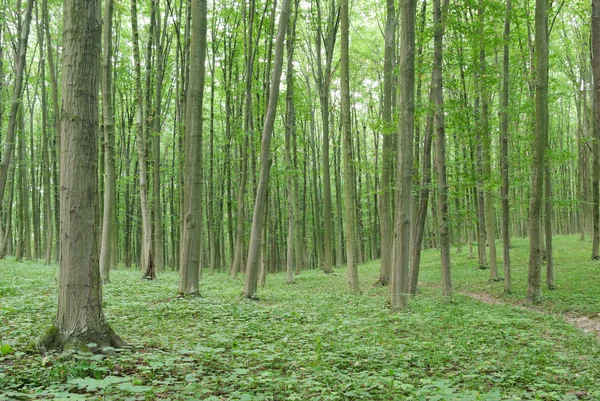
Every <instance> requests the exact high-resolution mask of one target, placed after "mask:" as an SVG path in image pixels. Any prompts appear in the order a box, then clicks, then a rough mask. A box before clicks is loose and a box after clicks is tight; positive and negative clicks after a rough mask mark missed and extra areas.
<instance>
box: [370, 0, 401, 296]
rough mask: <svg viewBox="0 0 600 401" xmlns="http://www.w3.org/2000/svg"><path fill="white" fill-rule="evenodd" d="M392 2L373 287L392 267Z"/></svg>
mask: <svg viewBox="0 0 600 401" xmlns="http://www.w3.org/2000/svg"><path fill="white" fill-rule="evenodd" d="M394 3H395V2H394V0H387V2H386V4H387V16H386V24H385V51H384V61H383V110H382V118H383V143H382V151H381V154H382V161H381V195H380V197H379V224H380V226H379V227H380V231H381V267H380V268H379V279H378V280H377V282H376V283H375V284H376V285H387V284H388V283H389V281H390V266H391V264H392V235H393V229H392V201H391V198H392V190H393V176H394V174H393V169H394V156H395V154H396V152H395V151H394V149H393V147H392V142H393V141H392V136H393V135H394V132H393V131H394V127H393V123H392V91H393V90H392V89H393V86H394V84H393V77H394V57H395V53H396V52H395V51H394V45H395V43H396V38H395V36H396V35H395V33H396V10H395V7H394Z"/></svg>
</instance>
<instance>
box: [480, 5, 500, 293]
mask: <svg viewBox="0 0 600 401" xmlns="http://www.w3.org/2000/svg"><path fill="white" fill-rule="evenodd" d="M479 12H480V36H481V37H485V36H484V34H485V31H484V26H485V17H484V5H483V2H481V3H480V6H479ZM479 68H480V75H479V79H480V88H481V131H482V132H481V133H482V135H481V149H482V156H483V159H482V163H483V165H482V167H483V169H482V172H483V177H482V178H483V180H485V182H487V181H489V180H490V179H491V176H492V163H491V149H490V148H491V141H492V139H491V134H490V124H489V107H488V105H489V101H488V97H489V93H488V90H487V85H488V82H487V66H486V60H485V44H484V42H483V41H482V42H481V48H480V50H479ZM482 213H483V214H484V215H485V234H486V242H487V246H488V247H489V249H490V259H489V265H490V280H492V281H498V280H499V277H498V264H497V260H496V235H495V232H496V224H495V219H494V215H495V214H494V204H493V203H492V193H491V192H490V191H488V190H485V191H484V210H483V211H482ZM484 252H486V250H485V248H484Z"/></svg>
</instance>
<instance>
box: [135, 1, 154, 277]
mask: <svg viewBox="0 0 600 401" xmlns="http://www.w3.org/2000/svg"><path fill="white" fill-rule="evenodd" d="M137 20H138V13H137V0H131V31H132V34H133V59H134V64H135V66H134V87H135V132H136V136H137V153H138V164H139V174H140V209H141V213H142V244H141V245H142V246H141V255H140V269H141V270H142V271H143V272H144V274H143V277H144V278H147V279H150V280H153V279H154V278H155V277H156V271H155V269H154V259H153V252H152V227H151V225H150V210H149V206H148V204H149V202H148V163H147V158H146V147H147V146H146V145H147V138H146V136H145V135H144V133H145V130H144V118H143V115H144V110H143V109H144V107H143V99H142V82H141V78H142V72H141V65H140V63H141V59H140V47H139V32H138V26H137Z"/></svg>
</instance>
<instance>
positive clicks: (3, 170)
mask: <svg viewBox="0 0 600 401" xmlns="http://www.w3.org/2000/svg"><path fill="white" fill-rule="evenodd" d="M33 3H34V2H33V0H28V1H27V9H26V10H25V18H24V19H23V25H22V26H21V29H19V54H18V57H17V60H16V74H15V85H14V87H13V94H12V101H11V106H10V115H9V118H8V127H7V130H6V137H5V138H4V152H2V162H0V205H2V201H3V199H4V190H5V188H6V180H7V177H8V169H9V166H10V159H11V156H12V151H13V148H14V143H15V131H16V125H17V117H18V114H19V108H20V105H21V100H22V97H23V75H24V73H25V64H26V60H25V58H26V57H25V56H26V55H27V42H28V39H29V28H30V26H31V15H32V11H33Z"/></svg>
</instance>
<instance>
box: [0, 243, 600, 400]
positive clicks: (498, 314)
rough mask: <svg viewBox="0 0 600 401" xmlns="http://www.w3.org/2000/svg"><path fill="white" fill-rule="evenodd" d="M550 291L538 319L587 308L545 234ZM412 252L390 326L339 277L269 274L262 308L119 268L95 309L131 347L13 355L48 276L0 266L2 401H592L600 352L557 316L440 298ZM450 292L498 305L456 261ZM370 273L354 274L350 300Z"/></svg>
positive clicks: (432, 276)
mask: <svg viewBox="0 0 600 401" xmlns="http://www.w3.org/2000/svg"><path fill="white" fill-rule="evenodd" d="M555 247H556V255H555V259H556V265H557V272H556V273H557V280H556V281H557V290H555V291H553V292H552V293H550V294H549V295H550V297H548V298H546V299H545V301H544V304H543V307H545V308H547V309H548V310H553V311H554V312H562V311H568V310H571V311H573V310H576V311H580V312H582V313H591V312H593V311H594V312H598V311H599V310H600V291H598V289H597V287H596V286H594V284H593V280H590V277H594V275H592V274H593V273H594V272H593V269H597V266H596V265H595V264H594V262H587V259H588V256H589V255H588V253H589V252H588V248H589V244H587V243H585V244H584V243H579V242H578V241H577V239H576V238H575V237H557V238H556V240H555ZM527 249H528V247H527V243H526V242H525V241H523V240H514V243H513V266H514V283H515V294H514V295H513V296H511V297H507V298H505V301H507V302H512V301H513V300H518V299H523V298H524V295H523V294H524V290H525V288H524V284H523V283H525V275H526V252H527ZM438 255H439V254H438V252H437V251H436V250H429V251H425V252H424V255H423V267H422V276H421V282H422V285H421V289H420V293H419V295H418V296H417V297H416V298H415V299H414V300H413V301H412V302H411V304H410V308H409V310H408V311H407V312H405V313H402V314H391V313H390V312H389V310H388V309H387V307H386V305H385V300H386V296H387V289H386V288H383V289H382V288H370V289H368V290H367V291H366V293H365V294H364V295H363V296H353V295H349V294H348V293H347V291H346V282H345V281H346V280H345V274H343V272H341V271H338V274H334V275H327V276H326V275H323V274H322V273H321V272H320V271H305V272H303V273H302V274H301V275H299V276H297V277H296V283H297V284H296V285H295V286H287V285H284V283H285V277H284V275H273V276H271V277H270V278H269V280H268V282H269V285H268V286H267V287H266V288H264V289H263V290H262V291H261V293H260V296H261V299H260V302H249V301H245V300H241V299H240V298H239V293H240V291H241V283H240V282H239V281H237V280H233V279H230V278H229V277H227V275H226V274H215V275H208V274H205V275H204V281H203V283H202V286H201V292H202V297H197V298H190V299H182V298H177V297H175V296H174V295H175V291H176V288H177V286H176V283H177V279H178V275H177V274H176V273H171V272H167V273H164V274H162V275H161V276H160V277H159V279H158V280H157V281H156V282H147V281H140V280H139V272H138V271H137V270H126V269H117V270H115V271H113V272H112V274H111V277H112V284H110V285H107V286H105V287H104V293H105V295H104V299H105V313H106V315H107V318H108V320H109V322H110V323H111V325H112V327H113V328H114V329H115V331H116V332H117V333H119V335H121V336H122V337H123V338H124V339H126V340H127V341H128V342H129V343H130V344H131V345H132V346H133V347H134V350H129V349H115V350H111V351H113V353H114V355H104V354H100V355H93V354H91V353H85V352H80V351H75V350H73V351H70V352H67V353H64V354H62V355H56V354H49V355H46V356H41V355H35V354H33V355H32V354H26V353H25V352H24V350H25V349H26V347H27V344H29V343H30V342H31V341H32V340H34V339H35V338H36V336H39V335H40V334H41V333H43V331H44V330H45V329H47V327H48V326H49V325H50V324H51V320H52V318H53V316H54V313H55V312H54V311H55V305H56V281H55V279H56V275H57V269H56V266H52V267H43V266H41V265H36V264H33V263H27V262H23V263H19V264H16V263H13V262H12V261H10V260H3V261H1V262H0V271H1V272H2V277H11V279H10V280H11V281H10V283H9V284H10V287H11V288H13V287H14V288H18V289H19V291H17V292H16V295H14V296H9V297H3V298H2V305H3V308H2V309H1V310H0V322H1V325H0V336H1V338H2V339H3V344H11V345H10V346H11V348H12V349H13V352H12V353H8V354H6V355H4V356H3V357H2V358H3V359H2V361H1V362H0V400H2V401H4V400H13V399H17V400H20V399H23V400H25V399H33V400H42V399H44V400H52V399H53V400H100V399H102V400H182V401H183V400H214V401H217V400H236V401H241V400H244V401H250V400H367V399H368V400H414V401H417V400H419V401H434V400H448V401H450V400H464V401H467V400H486V401H494V400H498V401H500V400H508V399H511V400H575V399H587V400H593V399H598V397H600V385H599V384H598V383H600V381H599V380H600V374H599V372H598V367H597V361H598V358H600V344H599V343H598V340H597V339H596V338H594V337H593V336H591V335H586V334H584V333H582V332H581V331H579V330H577V329H576V328H574V327H573V326H571V325H570V324H568V323H566V322H565V321H564V320H562V319H561V318H560V317H555V316H553V315H549V314H547V313H542V312H540V311H536V310H527V309H524V308H522V307H520V306H511V305H509V304H496V305H490V304H486V303H482V302H478V301H476V300H474V299H472V298H471V297H468V296H463V295H457V296H455V298H454V300H453V301H452V302H450V303H448V302H444V301H443V300H442V299H441V298H440V297H439V295H438V294H439V289H438V288H437V283H438V282H439V256H438ZM452 257H453V263H454V265H453V269H454V270H453V271H454V282H455V284H456V288H457V290H458V291H462V292H486V291H488V292H491V293H492V294H496V293H497V294H499V293H500V291H501V288H502V283H489V282H488V281H487V276H488V274H489V272H486V271H481V270H477V269H476V268H475V264H476V261H474V260H468V259H466V255H464V254H462V253H457V252H455V251H453V253H452ZM378 267H379V266H378V263H370V264H367V265H363V266H361V272H360V275H361V279H362V280H364V282H363V283H362V287H363V288H368V285H369V284H370V283H372V282H374V281H375V280H376V279H377V277H378Z"/></svg>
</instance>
